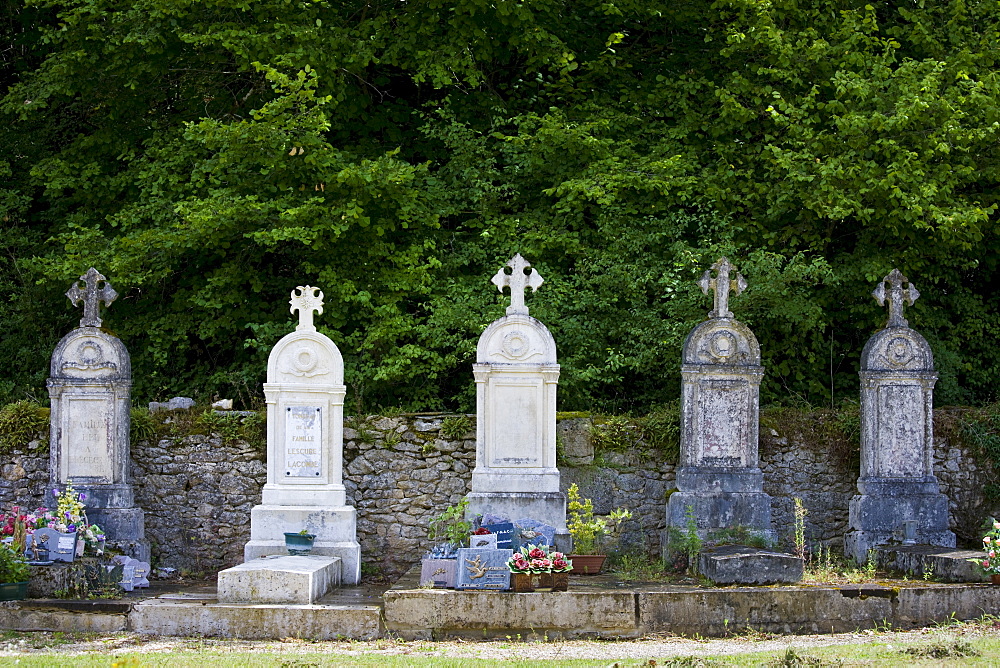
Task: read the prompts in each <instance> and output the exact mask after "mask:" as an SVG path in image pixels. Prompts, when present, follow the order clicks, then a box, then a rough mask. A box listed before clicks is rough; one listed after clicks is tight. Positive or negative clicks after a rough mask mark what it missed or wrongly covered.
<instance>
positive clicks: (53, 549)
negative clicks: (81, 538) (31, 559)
mask: <svg viewBox="0 0 1000 668" xmlns="http://www.w3.org/2000/svg"><path fill="white" fill-rule="evenodd" d="M34 540H35V544H36V545H38V547H39V548H45V549H48V551H49V559H51V560H52V561H64V562H70V561H73V558H74V557H75V556H76V534H75V533H59V532H58V531H56V530H55V529H50V528H48V527H43V528H41V529H35V533H34Z"/></svg>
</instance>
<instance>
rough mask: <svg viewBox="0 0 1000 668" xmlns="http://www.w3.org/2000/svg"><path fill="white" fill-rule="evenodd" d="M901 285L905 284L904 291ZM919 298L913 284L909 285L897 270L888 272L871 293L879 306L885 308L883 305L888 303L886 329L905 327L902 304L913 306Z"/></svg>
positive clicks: (907, 280) (906, 279) (906, 324)
mask: <svg viewBox="0 0 1000 668" xmlns="http://www.w3.org/2000/svg"><path fill="white" fill-rule="evenodd" d="M886 283H888V284H889V290H888V291H886V289H885V284H886ZM903 283H906V284H907V286H906V289H905V290H904V289H903ZM919 296H920V293H919V292H917V289H916V288H915V287H914V286H913V283H910V281H909V279H908V278H906V276H903V274H902V273H900V271H899V269H893V270H892V271H890V272H889V274H888V275H887V276H886V277H885V278H883V279H882V280H881V281H879V284H878V285H877V286H876V287H875V291H874V292H872V297H874V298H875V301H877V302H878V305H879V306H885V303H886V302H889V324H887V325H886V327H907V326H908V323H907V322H906V318H904V317H903V302H904V301H905V302H906V303H907V304H909V305H910V306H913V302H915V301H917V298H918V297H919Z"/></svg>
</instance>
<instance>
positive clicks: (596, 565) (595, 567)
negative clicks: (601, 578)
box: [569, 554, 608, 575]
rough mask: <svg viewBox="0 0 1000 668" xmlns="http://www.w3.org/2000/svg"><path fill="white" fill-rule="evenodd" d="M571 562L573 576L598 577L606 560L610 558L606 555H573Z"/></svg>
mask: <svg viewBox="0 0 1000 668" xmlns="http://www.w3.org/2000/svg"><path fill="white" fill-rule="evenodd" d="M569 558H570V560H571V561H572V562H573V570H571V571H570V573H572V574H573V575H597V574H598V573H600V572H601V567H602V566H604V560H605V559H607V558H608V555H606V554H572V555H570V557H569Z"/></svg>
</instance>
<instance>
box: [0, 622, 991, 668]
mask: <svg viewBox="0 0 1000 668" xmlns="http://www.w3.org/2000/svg"><path fill="white" fill-rule="evenodd" d="M981 637H993V638H1000V628H997V627H996V626H994V625H990V624H983V623H978V624H975V623H972V624H954V625H950V626H943V627H932V628H926V629H917V630H914V631H895V632H876V631H862V632H858V633H839V634H831V635H805V636H767V635H763V634H760V635H743V636H740V637H734V638H718V639H693V638H678V637H662V636H647V637H644V638H641V639H637V640H622V641H588V640H556V641H551V642H524V641H519V640H518V639H516V638H512V639H510V640H506V639H505V640H494V641H461V640H453V641H402V640H388V639H383V640H374V641H343V642H313V641H308V640H298V639H292V638H289V639H286V640H283V641H248V640H222V639H214V638H165V637H150V636H139V635H135V634H128V633H121V634H114V635H91V636H88V637H87V638H86V639H80V640H72V641H69V642H67V641H66V639H65V636H64V637H63V639H62V640H59V639H57V638H56V637H53V634H51V633H44V632H38V633H25V634H19V635H18V636H17V637H14V638H8V639H6V640H4V641H2V642H0V657H15V656H18V655H21V656H23V655H25V654H34V655H39V654H55V653H56V652H58V653H59V654H61V655H65V654H85V653H92V652H99V653H102V654H108V653H111V652H116V653H117V652H123V653H126V652H127V653H128V654H144V653H160V652H184V651H192V650H201V651H206V650H207V651H220V652H251V653H253V652H273V653H281V654H287V655H295V654H304V653H322V654H331V655H340V656H345V657H347V656H358V655H362V654H364V655H369V656H378V655H384V656H388V655H394V656H404V655H410V654H412V655H417V656H439V657H449V658H483V659H494V660H507V659H536V660H554V659H597V660H609V661H614V660H620V659H626V660H627V659H651V658H669V657H689V656H690V657H703V656H711V655H716V656H718V655H736V654H745V653H751V652H784V651H785V650H786V649H787V648H789V647H791V648H794V649H796V650H799V649H809V648H816V647H826V646H831V645H850V644H862V643H870V642H878V643H880V644H884V645H892V646H896V645H898V646H899V647H900V648H903V647H904V646H906V645H913V644H930V643H950V642H954V641H956V640H959V639H961V640H971V639H974V638H981Z"/></svg>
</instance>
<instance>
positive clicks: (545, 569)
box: [521, 545, 552, 573]
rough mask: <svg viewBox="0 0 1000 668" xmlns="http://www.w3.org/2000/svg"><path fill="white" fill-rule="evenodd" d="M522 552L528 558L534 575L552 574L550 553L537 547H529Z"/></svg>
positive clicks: (522, 549)
mask: <svg viewBox="0 0 1000 668" xmlns="http://www.w3.org/2000/svg"><path fill="white" fill-rule="evenodd" d="M521 552H522V553H523V554H524V555H525V556H526V557H527V558H528V563H529V565H530V567H531V572H532V573H551V572H552V560H551V559H549V553H548V552H546V551H545V550H543V549H542V548H540V547H537V546H535V545H527V546H525V547H522V548H521Z"/></svg>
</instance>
